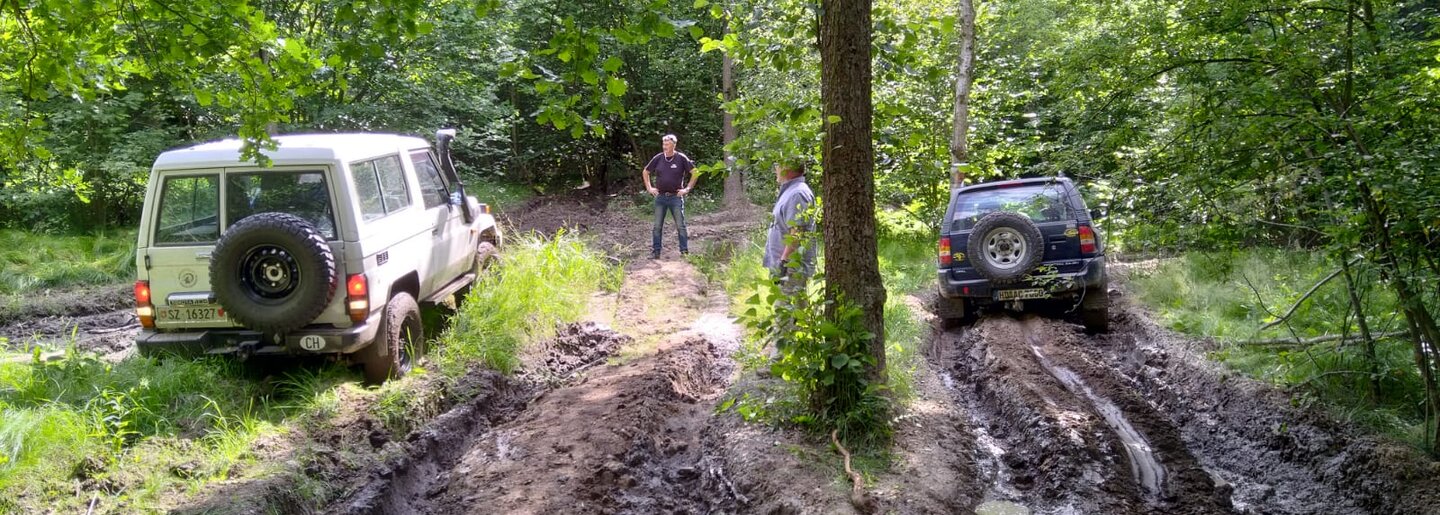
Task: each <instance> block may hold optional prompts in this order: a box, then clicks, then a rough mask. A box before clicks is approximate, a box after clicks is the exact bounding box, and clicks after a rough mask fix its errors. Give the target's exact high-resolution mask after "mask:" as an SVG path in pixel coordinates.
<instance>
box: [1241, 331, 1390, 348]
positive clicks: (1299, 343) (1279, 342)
mask: <svg viewBox="0 0 1440 515" xmlns="http://www.w3.org/2000/svg"><path fill="white" fill-rule="evenodd" d="M1408 334H1410V331H1390V332H1388V333H1379V334H1375V335H1372V336H1373V337H1374V338H1375V339H1377V340H1378V339H1381V338H1395V337H1397V336H1405V335H1408ZM1340 340H1344V343H1345V344H1347V345H1348V344H1350V343H1353V342H1356V341H1359V340H1360V338H1359V335H1354V334H1351V335H1340V334H1327V335H1323V336H1316V337H1314V338H1305V339H1300V340H1296V339H1293V338H1274V339H1270V340H1245V341H1239V342H1235V343H1238V344H1240V345H1247V346H1256V347H1303V346H1306V345H1315V344H1317V343H1327V342H1334V341H1340Z"/></svg>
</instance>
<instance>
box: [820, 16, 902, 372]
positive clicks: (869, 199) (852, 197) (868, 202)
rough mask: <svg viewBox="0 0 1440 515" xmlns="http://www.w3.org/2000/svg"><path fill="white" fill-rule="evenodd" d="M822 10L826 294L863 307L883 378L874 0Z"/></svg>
mask: <svg viewBox="0 0 1440 515" xmlns="http://www.w3.org/2000/svg"><path fill="white" fill-rule="evenodd" d="M820 10H821V15H820V31H819V36H820V98H821V102H822V103H823V104H824V113H825V139H824V141H823V142H822V143H821V160H822V162H821V164H822V165H823V166H824V180H823V183H824V184H823V187H822V194H823V195H824V199H825V200H824V203H823V204H824V223H823V225H824V237H825V284H826V292H825V294H826V297H827V298H828V299H831V300H836V299H837V298H841V299H844V300H845V301H849V302H854V303H855V304H856V305H857V306H859V308H860V309H861V310H862V311H863V312H864V322H865V328H866V329H867V330H868V331H870V332H871V333H872V334H874V335H875V337H874V339H872V340H871V341H870V347H869V349H870V355H871V356H872V357H873V358H874V361H875V364H874V365H873V367H872V368H871V369H870V370H869V374H868V375H869V378H870V380H871V381H872V382H877V383H883V382H884V381H885V378H886V373H885V318H884V312H885V286H884V285H883V284H882V283H881V281H880V265H879V262H878V261H877V259H876V243H875V149H874V146H873V144H872V139H871V116H872V114H873V104H872V102H871V98H870V89H871V68H870V44H871V42H870V37H871V36H870V35H871V18H870V0H821V3H820ZM832 306H833V304H832ZM830 309H831V314H832V315H833V314H834V308H830Z"/></svg>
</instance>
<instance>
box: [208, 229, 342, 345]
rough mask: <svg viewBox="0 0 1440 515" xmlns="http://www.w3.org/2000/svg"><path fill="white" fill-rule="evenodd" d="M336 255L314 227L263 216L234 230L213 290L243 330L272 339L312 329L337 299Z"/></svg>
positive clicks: (213, 265)
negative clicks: (314, 322)
mask: <svg viewBox="0 0 1440 515" xmlns="http://www.w3.org/2000/svg"><path fill="white" fill-rule="evenodd" d="M336 276H337V274H336V271H335V256H334V254H333V253H332V252H331V251H330V245H328V244H326V243H325V237H324V236H321V234H320V231H319V230H317V229H316V228H315V226H314V225H312V224H311V223H310V222H307V221H305V219H303V218H300V217H298V216H295V215H291V214H286V213H257V214H254V215H251V216H248V217H245V218H244V219H242V220H240V221H239V222H235V223H234V224H231V225H230V228H229V229H227V230H226V231H225V234H223V235H221V236H220V241H219V242H218V243H217V244H216V245H215V252H214V254H212V256H211V258H210V287H211V289H212V290H213V291H214V293H215V298H216V300H218V301H219V302H220V306H221V307H223V308H225V311H226V312H228V313H229V314H230V316H231V317H233V318H234V319H235V321H236V322H239V323H240V324H241V325H243V326H245V327H247V328H250V329H252V330H255V331H260V332H263V333H267V334H276V333H284V332H288V331H291V330H294V329H298V328H300V327H303V326H305V325H306V324H309V323H310V322H311V321H313V320H315V317H318V316H320V313H321V312H323V311H325V307H326V306H327V305H329V304H330V299H331V298H332V297H333V296H334V294H335V285H336V284H337V283H338V282H339V281H337V277H336Z"/></svg>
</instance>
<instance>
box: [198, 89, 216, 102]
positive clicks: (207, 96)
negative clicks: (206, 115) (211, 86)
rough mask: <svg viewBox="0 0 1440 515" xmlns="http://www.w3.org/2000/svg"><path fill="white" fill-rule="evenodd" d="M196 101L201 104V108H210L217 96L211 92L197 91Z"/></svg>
mask: <svg viewBox="0 0 1440 515" xmlns="http://www.w3.org/2000/svg"><path fill="white" fill-rule="evenodd" d="M195 101H196V102H199V103H200V105H201V106H209V105H210V103H211V102H214V101H215V95H213V94H211V93H210V92H209V91H206V90H203V89H197V90H195Z"/></svg>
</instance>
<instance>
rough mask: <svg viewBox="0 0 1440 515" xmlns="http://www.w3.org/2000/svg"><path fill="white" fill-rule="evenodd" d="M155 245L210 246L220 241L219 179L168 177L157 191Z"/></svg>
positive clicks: (212, 177)
mask: <svg viewBox="0 0 1440 515" xmlns="http://www.w3.org/2000/svg"><path fill="white" fill-rule="evenodd" d="M157 212H158V213H159V217H158V219H157V220H156V222H155V243H156V244H158V245H185V244H192V243H210V242H214V241H215V240H216V239H218V238H219V237H220V177H219V176H218V175H189V176H170V177H166V178H165V182H164V184H163V185H162V186H161V187H160V209H159V210H158V211H157Z"/></svg>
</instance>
